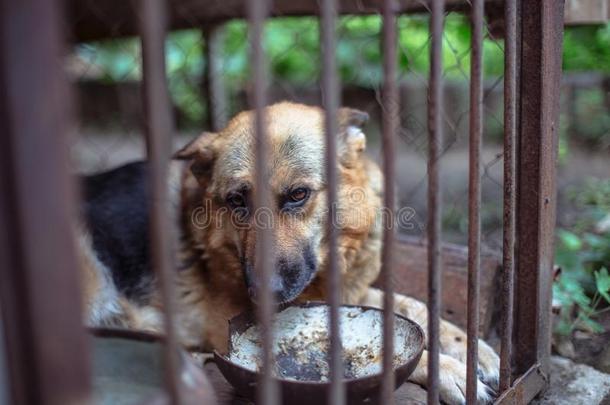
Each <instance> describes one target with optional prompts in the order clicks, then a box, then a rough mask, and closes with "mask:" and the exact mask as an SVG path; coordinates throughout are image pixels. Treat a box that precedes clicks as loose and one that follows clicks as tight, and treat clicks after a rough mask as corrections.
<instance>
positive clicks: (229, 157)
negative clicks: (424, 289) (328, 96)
mask: <svg viewBox="0 0 610 405" xmlns="http://www.w3.org/2000/svg"><path fill="white" fill-rule="evenodd" d="M266 117H267V133H268V136H269V141H270V156H271V157H270V159H268V162H267V169H266V170H267V173H268V177H269V186H270V189H271V191H272V194H273V200H272V201H273V205H272V207H271V209H270V210H268V211H267V212H265V215H266V220H268V221H272V224H273V227H272V228H273V233H274V241H275V249H274V258H275V268H274V274H273V279H272V284H271V288H272V290H273V292H274V293H275V296H276V299H277V300H278V301H279V302H290V301H298V300H324V299H325V298H326V296H325V295H326V288H325V282H326V260H327V250H328V248H327V240H326V237H325V229H326V227H325V222H326V214H327V213H326V183H325V158H324V156H325V146H324V145H325V142H324V112H323V111H322V110H321V109H320V108H317V107H310V106H305V105H300V104H292V103H286V102H285V103H280V104H275V105H273V106H270V107H267V109H266ZM366 120H367V115H366V114H365V113H363V112H360V111H357V110H353V109H348V108H342V109H340V110H339V112H338V122H339V133H338V134H337V142H338V148H337V149H338V156H337V165H338V174H339V179H340V183H339V184H340V186H339V189H338V205H337V217H338V218H339V220H338V221H337V222H338V227H339V229H340V230H339V240H338V246H339V268H340V271H341V275H342V295H343V296H342V299H343V302H344V303H346V304H362V305H371V306H376V307H381V306H382V302H383V293H382V292H381V291H380V290H377V289H375V288H372V287H371V284H372V283H373V282H374V281H375V279H376V278H377V276H378V274H379V270H380V266H381V264H380V253H381V236H382V224H381V220H380V212H381V210H382V189H381V186H382V174H381V172H380V170H379V168H378V167H377V166H376V165H375V164H374V163H373V162H372V161H371V160H369V159H368V158H367V157H366V156H365V154H364V153H363V152H364V149H365V145H366V139H365V136H364V134H363V132H362V126H363V124H364V123H365V121H366ZM253 131H254V130H253V113H252V112H242V113H241V114H239V115H237V116H236V117H235V118H233V119H232V120H231V122H230V123H229V124H228V125H227V127H226V128H225V129H223V130H222V131H220V132H218V133H204V134H202V135H201V136H199V137H198V138H196V139H195V140H194V141H192V142H191V143H190V144H188V145H187V146H186V147H184V148H183V149H182V150H180V151H178V152H177V153H176V156H175V157H176V159H175V160H174V161H173V162H172V164H171V169H170V181H169V191H170V192H169V194H170V201H169V202H168V204H169V205H170V212H171V216H172V218H171V221H172V223H173V225H175V229H173V231H174V233H175V241H176V244H177V251H178V255H177V257H176V273H175V284H176V289H177V294H178V298H179V305H178V314H177V318H178V325H179V335H180V338H181V340H182V342H183V343H184V344H185V345H187V346H198V347H200V348H203V349H205V350H208V349H223V348H224V347H225V345H226V343H227V320H228V319H230V318H231V317H232V316H234V315H236V314H237V313H239V312H242V311H244V310H245V309H247V308H249V307H251V306H252V305H253V304H252V302H253V300H252V298H253V297H252V296H253V293H254V291H256V286H257V280H256V277H255V275H254V274H253V264H254V251H255V248H254V247H255V243H256V227H253V226H249V225H251V224H252V223H253V221H254V220H256V217H257V215H258V214H257V213H255V212H252V199H253V195H254V193H256V191H257V190H255V189H254V185H255V180H254V166H255V162H254V154H253V149H254V140H255V137H254V132H253ZM83 189H84V207H83V216H84V218H85V223H86V225H85V226H84V227H83V228H84V229H85V231H83V232H81V238H80V239H81V240H80V245H81V249H80V252H81V262H82V268H83V272H84V275H83V278H84V285H85V296H86V297H85V298H86V305H87V310H88V312H87V322H88V323H89V324H91V325H106V326H108V325H110V326H124V327H129V328H135V329H143V330H151V331H161V330H162V322H161V312H160V300H159V294H158V291H157V288H156V283H155V280H154V277H153V275H152V272H151V269H150V263H149V254H150V251H149V246H148V242H147V241H148V220H147V218H148V207H149V204H150V201H149V198H148V194H147V193H148V191H147V190H148V176H147V169H146V164H145V163H132V164H129V165H126V166H123V167H121V168H118V169H115V170H113V171H110V172H107V173H102V174H98V175H95V176H91V177H88V178H86V179H85V180H84V186H83ZM395 301H396V308H395V310H396V312H398V313H401V314H403V315H405V316H408V317H410V318H412V319H414V320H416V321H417V322H419V324H420V325H421V326H422V327H423V328H424V330H425V329H426V324H427V310H426V307H425V305H424V304H422V303H421V302H419V301H416V300H414V299H412V298H408V297H404V296H400V295H397V296H396V300H395ZM441 351H442V355H441V357H440V369H441V377H440V394H441V399H442V400H443V401H444V402H446V403H451V404H453V403H465V391H466V388H465V387H466V366H465V359H466V335H465V333H464V332H463V331H462V330H460V329H459V328H457V327H456V326H454V325H452V324H450V323H448V322H445V321H443V322H442V323H441ZM478 358H479V376H480V380H481V381H479V384H478V389H479V398H480V400H481V401H482V402H484V401H488V400H489V399H490V397H491V394H492V392H493V390H492V388H490V387H494V386H495V385H496V384H497V380H498V366H499V359H498V356H497V355H496V353H495V352H494V351H493V350H492V349H491V348H490V347H489V346H488V345H487V344H485V342H482V341H481V342H480V343H479V357H478ZM426 374H427V353H426V352H424V355H423V356H422V359H421V361H420V364H419V365H418V367H417V369H416V371H415V372H414V373H413V375H412V376H411V380H412V381H414V382H416V383H419V384H422V385H425V384H426V378H427V376H426Z"/></svg>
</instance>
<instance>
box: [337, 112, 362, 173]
mask: <svg viewBox="0 0 610 405" xmlns="http://www.w3.org/2000/svg"><path fill="white" fill-rule="evenodd" d="M368 120H369V115H368V114H367V113H365V112H364V111H360V110H356V109H354V108H347V107H342V108H340V109H339V111H338V112H337V123H338V126H339V144H338V145H337V146H338V149H339V158H340V159H341V163H342V164H344V165H345V166H348V167H349V166H350V165H351V164H352V163H353V162H354V161H355V160H356V159H358V158H359V157H360V155H361V154H362V152H364V150H365V149H366V136H365V135H364V132H362V129H363V128H364V125H365V124H366V123H367V122H368Z"/></svg>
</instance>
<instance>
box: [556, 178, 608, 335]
mask: <svg viewBox="0 0 610 405" xmlns="http://www.w3.org/2000/svg"><path fill="white" fill-rule="evenodd" d="M571 195H572V198H573V199H574V201H575V202H576V204H577V205H578V206H579V207H580V208H582V209H583V214H584V215H583V216H582V217H583V219H582V220H581V222H580V223H579V224H576V225H575V227H574V229H573V230H572V231H568V230H566V229H559V230H558V231H557V244H556V250H555V263H556V264H557V265H559V266H560V267H561V268H562V274H561V277H560V279H559V281H558V282H557V283H555V284H554V285H553V295H554V298H555V299H556V300H557V301H558V302H559V303H560V304H561V306H562V308H563V309H562V311H561V316H560V321H559V323H558V325H557V332H558V333H561V334H565V335H567V334H570V333H571V332H572V330H573V329H574V328H578V327H585V328H587V329H590V330H592V331H599V328H600V327H599V325H598V324H597V323H596V322H595V321H594V319H593V318H594V317H595V315H598V314H599V313H600V312H602V311H607V310H608V309H610V307H608V306H607V305H608V304H610V275H609V274H608V268H609V267H610V229H598V228H599V227H598V226H597V225H598V224H599V221H600V220H601V219H602V218H604V216H606V215H610V180H598V179H591V180H589V181H587V182H586V183H585V185H584V186H583V187H582V188H579V189H577V190H572V191H571ZM574 309H575V310H576V314H577V316H576V318H575V319H572V315H573V310H574Z"/></svg>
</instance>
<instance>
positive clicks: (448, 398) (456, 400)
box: [409, 351, 496, 405]
mask: <svg viewBox="0 0 610 405" xmlns="http://www.w3.org/2000/svg"><path fill="white" fill-rule="evenodd" d="M439 369H440V375H439V396H440V400H441V401H442V402H443V403H445V404H449V405H454V404H460V405H461V404H465V403H466V364H464V363H462V362H461V361H459V360H457V359H455V358H453V357H451V356H447V355H445V354H441V355H440V356H439ZM409 380H410V381H412V382H414V383H416V384H419V385H421V386H423V387H426V386H427V385H428V351H424V353H423V354H422V357H421V360H420V361H419V364H418V365H417V367H416V368H415V371H414V372H413V374H411V376H410V377H409ZM495 396H496V392H495V391H494V390H493V388H491V387H490V386H489V385H487V384H485V383H484V382H483V381H481V379H480V378H479V379H478V380H477V403H478V404H488V403H490V402H491V401H492V400H493V399H494V397H495Z"/></svg>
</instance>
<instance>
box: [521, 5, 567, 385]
mask: <svg viewBox="0 0 610 405" xmlns="http://www.w3.org/2000/svg"><path fill="white" fill-rule="evenodd" d="M519 16H520V19H521V20H522V34H521V41H522V45H521V49H522V51H521V60H520V68H521V75H520V83H521V97H520V98H521V109H520V133H519V137H520V139H519V161H518V163H517V164H518V179H519V184H518V191H519V193H518V194H519V195H518V196H517V218H518V220H517V235H518V240H517V243H518V246H517V261H516V263H517V269H516V270H517V277H516V283H517V285H516V289H515V293H516V308H515V324H514V329H515V345H516V346H515V350H514V353H515V371H516V372H517V373H519V374H521V373H523V372H524V371H526V370H527V369H529V368H530V367H531V366H532V365H533V364H535V363H539V364H540V368H541V371H542V372H543V373H544V374H545V375H548V371H549V357H550V347H551V344H550V340H551V339H550V337H551V335H550V333H551V324H550V318H551V283H552V274H553V236H554V230H555V205H556V201H555V197H556V187H555V175H556V170H555V169H556V167H555V166H556V159H557V129H558V126H559V121H558V119H559V90H560V85H561V47H562V39H563V2H561V1H554V0H542V1H535V2H531V1H522V2H521V8H520V14H519Z"/></svg>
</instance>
